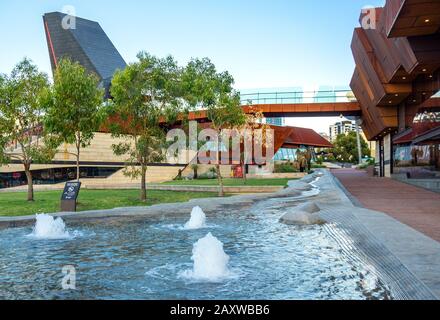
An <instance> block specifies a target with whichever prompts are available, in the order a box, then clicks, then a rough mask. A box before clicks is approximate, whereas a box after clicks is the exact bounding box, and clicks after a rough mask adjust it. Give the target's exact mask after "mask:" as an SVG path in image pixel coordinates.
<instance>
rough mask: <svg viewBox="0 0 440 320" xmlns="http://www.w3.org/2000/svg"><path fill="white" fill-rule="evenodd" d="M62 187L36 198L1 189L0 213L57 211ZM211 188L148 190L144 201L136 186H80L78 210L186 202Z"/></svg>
mask: <svg viewBox="0 0 440 320" xmlns="http://www.w3.org/2000/svg"><path fill="white" fill-rule="evenodd" d="M61 193H62V191H41V192H35V201H34V202H28V201H26V196H27V194H26V193H25V192H23V193H22V192H19V193H0V216H23V215H31V214H35V213H53V212H58V211H59V208H60V198H61ZM216 196H217V194H216V193H212V192H176V191H156V190H148V192H147V198H148V200H147V203H143V202H140V201H139V200H138V199H139V190H81V192H80V193H79V198H78V207H77V210H78V211H87V210H102V209H113V208H118V207H139V206H151V205H153V204H158V203H174V202H186V201H188V200H190V199H197V198H210V197H216Z"/></svg>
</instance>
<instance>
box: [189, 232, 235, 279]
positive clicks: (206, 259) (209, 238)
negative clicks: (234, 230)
mask: <svg viewBox="0 0 440 320" xmlns="http://www.w3.org/2000/svg"><path fill="white" fill-rule="evenodd" d="M192 253H193V255H192V257H191V259H192V260H193V261H194V265H193V269H192V270H186V271H184V272H182V273H181V276H183V277H184V278H187V279H190V280H196V281H203V282H220V281H223V280H225V279H227V278H230V277H233V276H234V275H233V273H232V272H231V271H230V270H229V268H228V264H229V256H228V255H227V254H226V253H225V251H224V250H223V243H222V242H221V241H220V240H218V239H217V238H216V237H214V236H213V235H212V234H211V233H208V235H206V237H204V238H202V239H200V240H199V241H197V242H196V243H195V244H194V246H193V252H192Z"/></svg>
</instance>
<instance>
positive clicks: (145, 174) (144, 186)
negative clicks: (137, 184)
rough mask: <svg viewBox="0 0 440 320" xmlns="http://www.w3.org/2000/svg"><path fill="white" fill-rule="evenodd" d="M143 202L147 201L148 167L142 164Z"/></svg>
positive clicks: (141, 196)
mask: <svg viewBox="0 0 440 320" xmlns="http://www.w3.org/2000/svg"><path fill="white" fill-rule="evenodd" d="M140 199H141V201H142V202H147V167H146V166H145V165H142V168H141V195H140Z"/></svg>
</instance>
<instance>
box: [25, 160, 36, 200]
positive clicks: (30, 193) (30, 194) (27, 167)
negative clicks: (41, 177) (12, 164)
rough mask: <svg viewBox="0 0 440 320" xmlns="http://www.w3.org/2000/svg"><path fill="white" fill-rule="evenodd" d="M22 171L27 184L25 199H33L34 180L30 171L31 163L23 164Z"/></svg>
mask: <svg viewBox="0 0 440 320" xmlns="http://www.w3.org/2000/svg"><path fill="white" fill-rule="evenodd" d="M24 172H25V173H26V179H27V185H28V194H27V201H34V182H33V180H32V172H31V165H30V164H25V165H24Z"/></svg>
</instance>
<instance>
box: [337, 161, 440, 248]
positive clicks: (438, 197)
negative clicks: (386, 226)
mask: <svg viewBox="0 0 440 320" xmlns="http://www.w3.org/2000/svg"><path fill="white" fill-rule="evenodd" d="M332 173H333V174H334V175H335V176H336V177H337V178H338V179H339V180H340V181H341V183H342V184H343V185H344V187H345V188H346V189H347V190H348V191H349V192H350V193H351V194H352V195H353V196H354V197H356V198H357V199H358V200H359V202H360V203H361V204H362V205H363V206H364V207H365V208H368V209H372V210H377V211H381V212H385V213H386V214H388V215H390V216H392V217H393V218H395V219H397V220H399V221H400V222H402V223H404V224H406V225H408V226H410V227H412V228H414V229H416V230H418V231H420V232H422V233H424V234H425V235H427V236H429V237H431V238H432V239H434V240H437V241H439V242H440V194H438V193H434V192H431V191H428V190H425V189H422V188H417V187H414V186H411V185H408V184H405V183H402V182H399V181H396V180H393V179H388V178H373V177H369V176H368V175H367V174H366V172H364V171H360V170H355V169H340V170H332Z"/></svg>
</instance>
